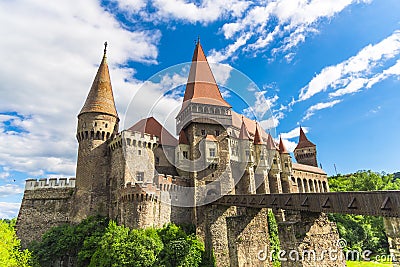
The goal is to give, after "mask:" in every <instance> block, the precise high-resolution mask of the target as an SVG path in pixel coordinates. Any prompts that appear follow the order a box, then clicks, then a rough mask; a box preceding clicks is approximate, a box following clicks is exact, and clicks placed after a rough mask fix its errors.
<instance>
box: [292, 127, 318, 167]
mask: <svg viewBox="0 0 400 267" xmlns="http://www.w3.org/2000/svg"><path fill="white" fill-rule="evenodd" d="M294 157H295V158H296V161H297V163H300V164H305V165H309V166H314V167H318V163H317V147H316V145H315V144H313V143H312V142H311V141H310V140H308V138H307V136H306V134H305V133H304V131H303V128H301V127H300V137H299V142H298V144H297V146H296V148H295V149H294Z"/></svg>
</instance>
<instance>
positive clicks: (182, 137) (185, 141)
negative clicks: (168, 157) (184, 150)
mask: <svg viewBox="0 0 400 267" xmlns="http://www.w3.org/2000/svg"><path fill="white" fill-rule="evenodd" d="M179 144H182V145H188V144H189V141H188V139H187V137H186V134H185V132H184V131H183V130H181V132H180V133H179Z"/></svg>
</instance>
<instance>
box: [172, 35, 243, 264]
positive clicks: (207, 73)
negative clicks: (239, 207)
mask: <svg viewBox="0 0 400 267" xmlns="http://www.w3.org/2000/svg"><path fill="white" fill-rule="evenodd" d="M231 125H232V111H231V106H230V105H229V104H228V103H227V102H226V101H225V100H224V99H223V97H222V95H221V92H220V91H219V88H218V85H217V83H216V81H215V78H214V75H213V74H212V71H211V68H210V66H209V64H208V62H207V59H206V56H205V54H204V51H203V48H202V46H201V44H200V42H199V41H198V42H197V44H196V47H195V49H194V53H193V57H192V62H191V66H190V72H189V77H188V81H187V84H186V90H185V94H184V98H183V103H182V107H181V110H180V111H179V113H178V115H177V117H176V133H177V134H179V133H181V131H183V132H184V134H185V136H186V138H187V141H188V143H189V155H188V160H189V165H190V167H189V173H188V178H189V180H190V182H191V183H192V185H193V187H194V192H193V194H194V196H193V199H194V205H195V207H194V208H193V209H192V217H193V222H194V224H195V225H196V232H197V235H198V236H199V237H200V238H201V239H202V240H203V241H205V247H206V250H207V251H208V252H210V253H211V251H213V252H214V256H215V258H216V262H217V265H219V264H218V263H223V262H229V250H228V239H227V234H226V230H227V228H226V217H227V216H232V215H234V214H236V213H235V207H229V208H227V207H213V206H211V205H205V204H207V203H210V202H212V201H213V200H216V197H218V195H220V194H230V193H234V181H233V178H232V171H231V165H230V153H229V135H228V132H227V128H228V127H230V126H231ZM181 148H182V149H184V147H183V146H182V145H181ZM186 148H187V147H186ZM182 152H183V151H182ZM221 233H224V234H221ZM221 235H222V237H221ZM220 244H224V245H220ZM210 256H211V255H210Z"/></svg>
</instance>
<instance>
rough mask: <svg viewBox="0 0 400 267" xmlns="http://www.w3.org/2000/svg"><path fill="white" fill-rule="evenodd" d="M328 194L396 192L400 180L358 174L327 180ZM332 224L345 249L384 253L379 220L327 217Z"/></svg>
mask: <svg viewBox="0 0 400 267" xmlns="http://www.w3.org/2000/svg"><path fill="white" fill-rule="evenodd" d="M329 187H330V189H331V191H372V190H399V189H400V179H396V178H395V177H394V176H393V175H391V174H386V173H375V172H372V171H358V172H357V173H354V174H351V175H337V176H333V177H329ZM329 217H330V219H331V220H332V221H334V222H336V224H337V226H338V231H339V235H340V237H341V238H344V239H346V241H347V244H348V249H352V250H353V249H357V250H367V249H368V250H371V251H373V252H374V253H387V252H388V251H387V250H388V243H387V238H386V235H385V232H384V225H383V218H382V217H374V216H362V215H348V214H330V215H329Z"/></svg>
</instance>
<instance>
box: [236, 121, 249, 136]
mask: <svg viewBox="0 0 400 267" xmlns="http://www.w3.org/2000/svg"><path fill="white" fill-rule="evenodd" d="M239 139H242V140H250V139H251V137H250V134H249V131H247V127H246V124H245V123H244V120H243V121H242V125H241V127H240V133H239Z"/></svg>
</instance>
